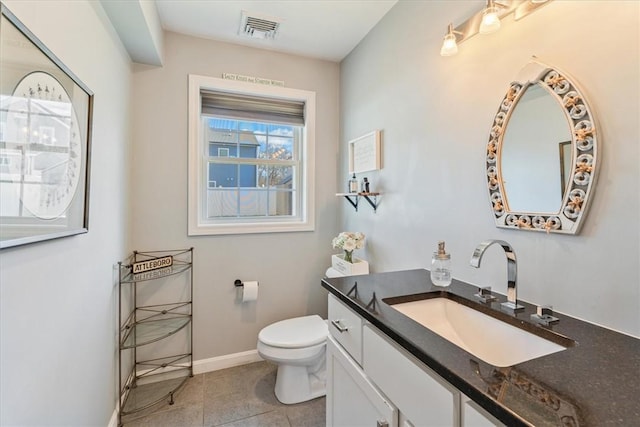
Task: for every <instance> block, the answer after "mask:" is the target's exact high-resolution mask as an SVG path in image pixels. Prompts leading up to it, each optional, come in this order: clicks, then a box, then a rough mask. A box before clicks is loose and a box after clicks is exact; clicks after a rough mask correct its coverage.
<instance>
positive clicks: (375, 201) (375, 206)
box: [362, 194, 378, 212]
mask: <svg viewBox="0 0 640 427" xmlns="http://www.w3.org/2000/svg"><path fill="white" fill-rule="evenodd" d="M362 197H364V199H365V200H366V201H367V202H369V204H370V205H371V207H372V208H373V211H374V212H377V211H378V196H377V195H375V194H374V195H373V196H371V197H373V200H371V198H370V197H369V195H368V194H363V195H362Z"/></svg>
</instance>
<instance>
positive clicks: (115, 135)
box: [0, 1, 131, 426]
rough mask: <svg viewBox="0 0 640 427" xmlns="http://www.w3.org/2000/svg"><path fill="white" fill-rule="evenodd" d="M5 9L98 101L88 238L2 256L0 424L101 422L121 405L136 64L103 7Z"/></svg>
mask: <svg viewBox="0 0 640 427" xmlns="http://www.w3.org/2000/svg"><path fill="white" fill-rule="evenodd" d="M5 3H6V5H7V6H8V8H9V9H10V10H11V11H12V12H13V13H14V14H15V15H16V16H17V17H18V18H19V19H20V20H22V22H23V23H24V24H25V25H26V26H27V27H28V28H29V29H30V30H31V31H33V32H34V33H35V35H36V36H37V37H39V38H40V40H41V41H42V42H43V43H44V44H45V45H46V46H47V47H48V48H49V49H50V50H52V51H53V52H54V53H55V54H56V55H57V56H58V57H59V58H60V59H61V60H62V62H63V63H64V64H65V65H67V66H68V67H69V68H70V69H71V70H73V72H74V73H75V74H76V75H77V76H78V77H79V78H80V79H81V80H82V81H83V82H84V83H85V84H86V85H87V86H88V87H89V88H90V89H91V90H92V91H93V92H94V94H95V99H94V100H95V102H94V115H93V140H92V146H91V154H92V164H91V198H90V214H89V233H88V234H82V235H78V236H74V237H67V238H63V239H59V240H54V241H48V242H44V243H37V244H32V245H27V246H21V247H16V248H12V249H4V250H2V252H1V253H0V295H1V297H0V301H1V302H0V304H1V306H0V307H1V309H0V316H1V322H0V327H1V334H0V336H1V338H2V344H1V357H0V359H1V362H0V363H1V365H0V375H1V377H2V381H1V391H0V424H1V425H7V426H9V425H16V426H17V425H19V426H28V425H33V426H44V425H48V426H51V425H60V426H104V425H107V423H108V422H109V419H110V417H111V415H112V413H113V409H114V405H115V402H116V384H115V381H116V373H115V372H116V371H115V370H116V360H117V359H116V355H117V353H116V336H115V334H116V328H115V324H116V320H115V293H114V284H113V276H112V275H113V272H112V264H113V263H114V262H116V261H117V260H118V259H120V258H122V257H123V256H124V255H125V254H126V236H127V233H126V229H127V216H128V207H127V199H128V198H127V180H128V166H127V164H128V159H129V156H128V153H127V150H128V149H129V147H128V141H129V118H128V117H129V116H128V109H129V89H130V88H129V84H130V76H131V71H130V62H129V58H128V56H127V54H126V52H125V51H124V50H123V49H122V47H121V44H120V42H119V40H118V38H117V36H116V35H115V34H114V33H113V31H112V29H111V26H110V23H109V22H108V20H107V18H106V17H105V14H104V12H103V11H102V9H101V8H100V6H99V4H98V3H97V2H89V1H67V2H64V4H61V2H42V1H40V2H34V1H31V2H26V1H7V2H5Z"/></svg>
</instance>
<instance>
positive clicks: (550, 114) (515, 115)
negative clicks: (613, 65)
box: [485, 61, 598, 234]
mask: <svg viewBox="0 0 640 427" xmlns="http://www.w3.org/2000/svg"><path fill="white" fill-rule="evenodd" d="M597 142H598V141H597V134H596V126H595V119H594V117H593V114H592V112H591V109H590V108H589V106H588V103H587V100H586V99H585V97H584V95H583V93H582V92H581V91H580V90H579V89H578V87H577V86H576V84H575V82H574V81H572V79H571V78H569V77H568V76H567V75H566V74H565V73H563V72H561V71H559V70H557V69H554V68H552V67H549V66H547V65H545V64H542V63H540V62H537V61H531V62H530V63H529V64H528V65H527V66H526V67H525V68H524V69H523V70H522V71H521V73H520V74H519V76H518V78H517V80H516V81H514V82H513V83H511V85H510V86H509V88H508V90H507V93H506V95H505V96H504V98H503V99H502V102H501V103H500V107H499V108H498V112H497V114H496V116H495V118H494V120H493V124H492V126H491V132H490V136H489V142H488V144H487V152H486V160H485V162H486V173H487V185H488V189H489V198H490V202H491V209H492V211H493V214H494V217H495V220H496V225H497V226H498V227H503V228H514V229H520V230H531V231H544V232H547V233H565V234H576V233H578V231H579V229H580V225H581V222H582V221H583V219H584V217H585V215H586V211H587V207H588V205H589V200H590V196H591V194H592V193H593V188H594V186H595V181H596V172H597V166H598V162H597V160H598V158H597V153H598V150H597V149H598V147H597V146H598V144H597Z"/></svg>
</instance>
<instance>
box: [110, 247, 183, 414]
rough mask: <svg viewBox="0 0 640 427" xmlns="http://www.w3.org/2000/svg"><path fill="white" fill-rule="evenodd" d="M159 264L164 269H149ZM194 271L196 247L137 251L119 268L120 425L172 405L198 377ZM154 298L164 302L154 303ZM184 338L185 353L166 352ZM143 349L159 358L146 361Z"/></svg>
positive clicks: (181, 349) (181, 351)
mask: <svg viewBox="0 0 640 427" xmlns="http://www.w3.org/2000/svg"><path fill="white" fill-rule="evenodd" d="M168 259H171V264H170V265H166V264H167V262H166V261H167V260H168ZM159 260H163V261H164V263H162V262H159ZM154 264H158V265H159V267H157V268H155V267H154V268H151V269H149V268H148V267H149V266H153V265H154ZM165 265H166V266H165ZM192 266H193V248H190V249H181V250H168V251H147V252H139V251H134V252H133V254H132V255H131V256H130V257H129V258H128V259H127V260H125V261H121V262H119V263H118V284H119V289H118V316H119V317H118V319H119V325H120V328H119V341H118V342H119V347H120V348H119V361H118V362H119V363H118V369H119V376H118V378H119V390H120V397H119V407H118V425H119V426H122V424H123V417H125V416H126V415H129V414H133V413H135V412H138V411H141V410H143V409H146V408H150V407H152V406H154V405H156V404H158V403H160V402H163V401H168V403H169V404H170V405H172V404H173V402H174V400H173V395H174V393H175V392H176V391H177V390H178V389H179V388H180V387H181V386H182V385H183V384H184V383H185V381H186V380H187V378H189V377H192V376H193V327H192V318H193V305H192V303H193V272H192ZM139 270H144V271H141V272H138V271H139ZM134 271H135V273H134ZM172 276H176V277H172ZM183 277H184V278H183ZM146 282H149V283H146ZM143 287H146V288H147V289H143ZM149 289H151V290H152V292H149V291H148V290H149ZM145 291H146V292H145ZM149 295H152V297H150V296H149ZM157 295H160V296H159V297H158V296H157ZM153 298H159V299H161V300H163V301H156V302H155V303H151V302H152V301H151V300H152V299H153ZM179 333H180V334H183V335H184V337H185V340H186V342H185V343H184V344H183V345H178V347H180V351H176V349H175V348H173V347H172V346H170V347H169V350H167V351H166V352H165V351H163V350H164V347H163V346H162V344H161V342H162V341H164V340H167V339H168V338H169V337H172V336H174V335H177V334H179ZM165 342H166V341H165ZM174 344H175V343H174ZM141 347H144V349H146V350H147V353H149V352H150V354H154V355H155V356H158V357H150V358H146V357H142V354H141V353H144V352H143V351H142V350H143V349H141ZM165 347H166V346H165ZM167 353H169V354H167Z"/></svg>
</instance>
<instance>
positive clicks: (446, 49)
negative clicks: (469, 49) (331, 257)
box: [440, 34, 458, 56]
mask: <svg viewBox="0 0 640 427" xmlns="http://www.w3.org/2000/svg"><path fill="white" fill-rule="evenodd" d="M456 53H458V43H457V42H456V36H455V34H447V35H446V36H444V40H443V42H442V49H440V55H441V56H453V55H455V54H456Z"/></svg>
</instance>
